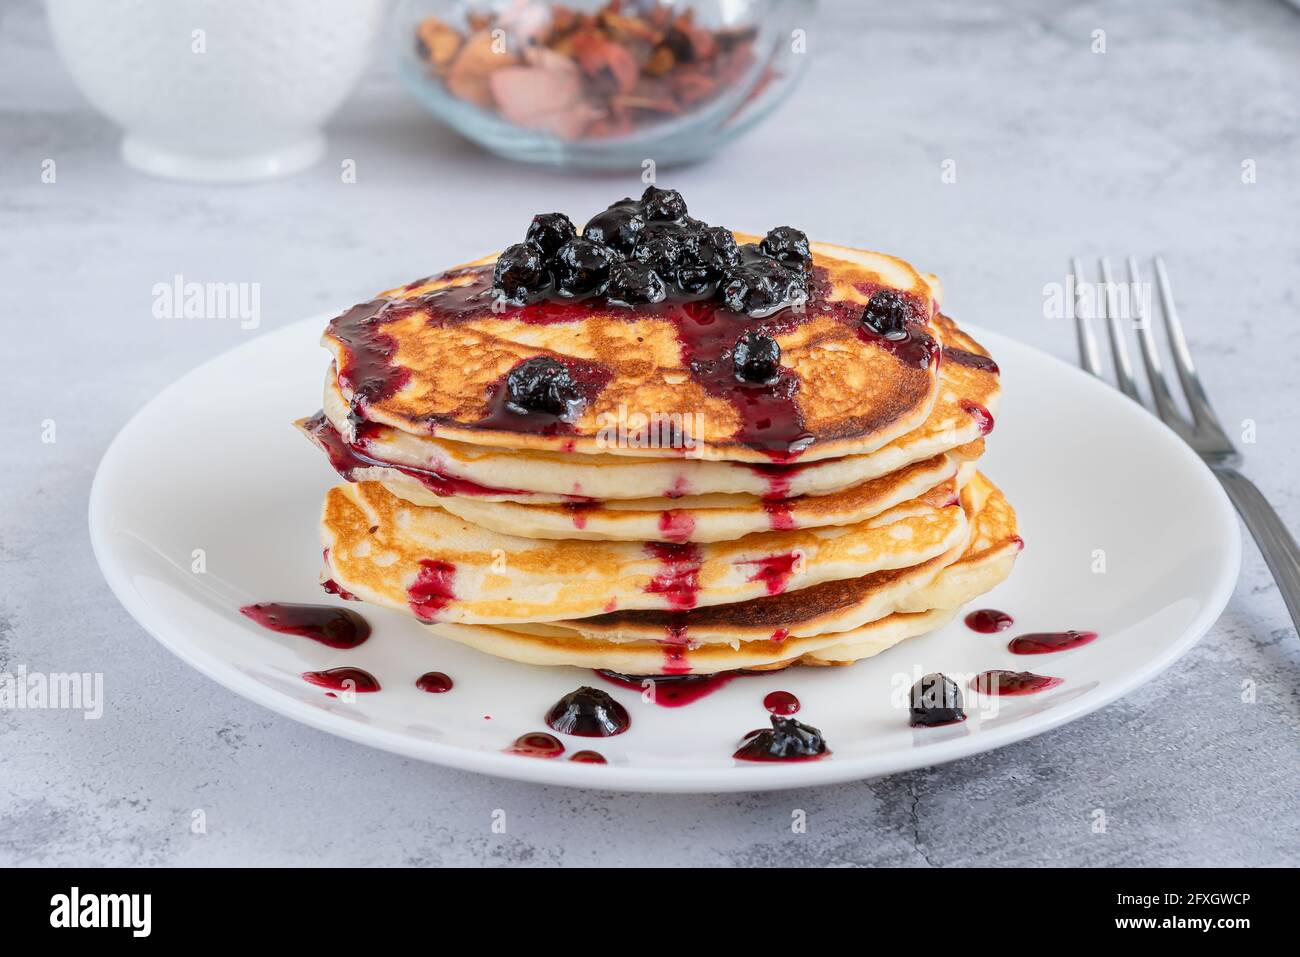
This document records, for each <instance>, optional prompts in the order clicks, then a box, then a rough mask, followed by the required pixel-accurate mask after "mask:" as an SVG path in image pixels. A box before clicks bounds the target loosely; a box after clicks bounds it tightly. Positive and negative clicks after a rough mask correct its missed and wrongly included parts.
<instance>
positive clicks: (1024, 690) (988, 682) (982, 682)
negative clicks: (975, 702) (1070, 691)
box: [970, 670, 1065, 695]
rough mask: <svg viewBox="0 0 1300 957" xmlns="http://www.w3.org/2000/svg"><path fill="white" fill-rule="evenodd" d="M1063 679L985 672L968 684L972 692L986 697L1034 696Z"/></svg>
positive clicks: (1005, 672) (1025, 672) (1010, 672)
mask: <svg viewBox="0 0 1300 957" xmlns="http://www.w3.org/2000/svg"><path fill="white" fill-rule="evenodd" d="M1064 680H1065V679H1063V678H1053V677H1050V676H1048V675H1036V674H1034V673H1033V672H1032V671H997V670H995V671H985V672H981V673H980V674H978V675H976V676H975V677H974V678H973V679H972V680H971V683H970V686H971V688H972V689H973V690H975V691H978V692H979V693H980V694H987V695H1022V694H1034V693H1035V692H1038V691H1046V690H1047V689H1048V688H1055V687H1056V686H1057V685H1059V684H1061V683H1062V682H1063V681H1064Z"/></svg>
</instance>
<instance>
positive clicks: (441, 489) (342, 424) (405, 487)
mask: <svg viewBox="0 0 1300 957" xmlns="http://www.w3.org/2000/svg"><path fill="white" fill-rule="evenodd" d="M934 325H935V327H936V328H937V329H938V330H939V332H940V333H941V335H942V337H943V339H944V342H945V345H944V350H943V356H944V359H943V361H941V362H940V365H939V390H938V394H937V396H936V399H935V402H934V404H933V406H932V407H931V409H930V414H929V415H928V416H927V417H926V419H925V421H924V422H923V423H922V424H921V426H920V427H919V428H918V429H915V430H914V431H912V432H910V433H908V434H906V435H904V436H901V437H900V438H898V439H896V440H894V441H893V442H891V443H889V444H888V445H886V446H884V447H883V448H880V449H877V450H876V451H874V452H872V453H869V454H865V455H852V456H847V457H844V458H838V459H821V460H817V461H807V462H805V461H802V460H801V461H798V462H794V463H788V464H774V463H767V464H756V463H752V462H720V461H707V460H701V459H695V458H677V459H637V458H633V457H630V456H627V455H612V454H602V453H592V454H575V453H573V452H567V453H566V452H538V451H520V450H516V449H510V448H492V447H489V446H479V445H469V444H466V443H463V442H455V441H449V440H445V439H442V438H437V437H430V436H427V435H412V434H409V433H406V432H402V431H400V430H398V429H394V428H389V427H386V426H380V425H375V424H374V423H368V422H359V420H357V418H356V417H355V416H350V415H349V412H350V409H349V406H348V403H347V401H346V399H345V398H344V396H343V393H342V392H341V391H340V389H339V387H338V384H337V382H336V379H335V376H334V375H333V374H332V373H331V374H329V375H327V376H326V383H325V395H324V406H323V410H322V414H323V417H324V420H325V421H323V422H322V421H321V420H320V419H312V420H303V421H300V422H299V423H298V424H299V426H300V427H301V428H303V429H304V431H307V432H308V437H309V438H311V439H312V440H313V441H314V442H316V444H317V445H320V446H321V447H322V448H325V449H326V451H327V452H328V453H329V455H330V459H331V462H332V463H333V464H334V466H335V469H336V470H337V471H339V472H340V474H342V475H343V476H344V477H345V478H349V479H350V480H356V481H382V482H384V483H385V485H386V486H387V487H388V489H389V491H391V492H393V494H395V495H397V496H399V497H400V498H404V499H406V500H407V501H410V502H413V503H415V504H417V505H436V504H438V501H439V499H440V498H443V497H446V496H449V495H455V496H461V497H474V498H477V499H479V500H481V501H485V502H495V501H512V502H519V503H521V504H559V503H563V502H572V501H592V500H599V501H613V500H626V499H649V498H660V497H669V498H680V497H682V496H688V495H714V494H729V495H731V494H741V493H744V494H749V495H759V496H762V497H764V498H787V497H794V496H800V495H825V494H828V493H832V492H838V491H841V490H843V489H846V488H849V487H851V486H853V485H856V484H858V483H860V482H864V481H867V480H869V479H874V478H878V477H880V476H882V475H888V474H890V473H891V472H894V471H897V470H898V469H901V468H903V467H905V466H907V465H909V464H911V463H913V462H918V461H922V460H924V459H929V458H933V457H934V456H936V455H939V454H941V453H945V452H952V451H953V450H954V449H957V448H958V447H960V446H966V445H968V444H969V443H971V442H975V441H977V440H979V439H980V438H981V437H982V436H983V435H984V434H985V433H986V432H987V430H988V429H989V428H990V427H991V425H992V421H993V418H994V417H995V416H996V415H997V413H998V408H999V405H1000V400H1001V385H1000V383H999V377H998V373H997V366H996V365H995V364H993V362H992V360H991V359H990V358H989V356H988V353H987V352H986V351H985V350H984V348H983V347H982V346H981V345H980V344H979V343H977V342H975V340H973V339H971V338H970V337H969V336H968V335H966V334H965V333H964V332H962V331H961V330H960V329H958V328H957V326H956V324H955V323H954V322H953V321H952V320H951V319H950V318H948V317H947V316H943V315H940V316H938V317H936V319H935V320H934ZM327 425H328V426H330V427H332V428H328V429H327V428H326V426H327ZM334 433H337V434H334ZM964 457H967V458H969V457H971V456H970V454H969V453H967V454H965V455H964Z"/></svg>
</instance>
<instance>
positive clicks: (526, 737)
mask: <svg viewBox="0 0 1300 957" xmlns="http://www.w3.org/2000/svg"><path fill="white" fill-rule="evenodd" d="M563 753H564V745H563V744H561V743H560V739H559V738H557V737H556V736H555V735H553V734H547V733H546V732H545V731H530V732H528V733H527V734H521V735H520V736H519V737H517V738H515V741H514V743H513V744H511V745H510V747H508V748H506V754H518V755H521V756H522V757H525V758H558V757H559V756H560V755H561V754H563Z"/></svg>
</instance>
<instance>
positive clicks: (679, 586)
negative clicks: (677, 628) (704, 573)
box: [645, 542, 702, 637]
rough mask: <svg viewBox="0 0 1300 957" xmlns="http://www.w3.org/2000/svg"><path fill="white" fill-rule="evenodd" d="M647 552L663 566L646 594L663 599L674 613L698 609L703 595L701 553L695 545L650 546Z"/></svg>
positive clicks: (663, 543)
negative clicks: (701, 589)
mask: <svg viewBox="0 0 1300 957" xmlns="http://www.w3.org/2000/svg"><path fill="white" fill-rule="evenodd" d="M645 549H646V551H647V552H648V553H649V554H650V555H651V556H652V557H653V558H656V559H658V560H659V563H660V565H661V566H662V571H660V572H658V573H657V574H655V575H654V576H652V577H651V579H650V581H649V582H648V583H647V584H646V586H645V590H646V591H647V592H649V593H650V594H652V595H663V596H664V600H665V601H666V602H667V603H668V607H669V608H671V609H673V610H674V611H684V610H686V609H688V608H694V607H695V603H696V600H697V598H698V596H699V591H700V563H701V561H702V559H701V557H700V550H699V549H698V548H696V547H695V546H694V545H687V544H672V543H669V542H647V543H646V546H645ZM682 630H683V632H684V631H685V629H684V628H683V629H682ZM683 637H684V636H683Z"/></svg>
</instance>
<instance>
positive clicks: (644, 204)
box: [641, 186, 686, 223]
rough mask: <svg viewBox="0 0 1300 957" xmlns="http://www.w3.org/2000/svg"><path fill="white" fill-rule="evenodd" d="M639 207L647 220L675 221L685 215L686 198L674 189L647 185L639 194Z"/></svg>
mask: <svg viewBox="0 0 1300 957" xmlns="http://www.w3.org/2000/svg"><path fill="white" fill-rule="evenodd" d="M641 209H642V212H643V213H644V215H645V218H646V220H647V221H648V222H652V223H654V222H677V221H678V220H680V219H681V218H682V217H683V216H685V215H686V200H684V199H682V194H681V193H679V192H677V190H675V189H659V188H658V187H657V186H647V187H646V188H645V192H644V193H642V194H641Z"/></svg>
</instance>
